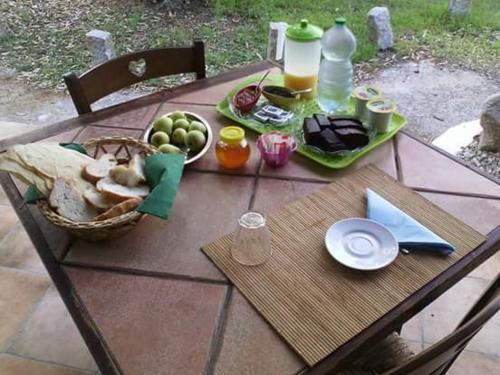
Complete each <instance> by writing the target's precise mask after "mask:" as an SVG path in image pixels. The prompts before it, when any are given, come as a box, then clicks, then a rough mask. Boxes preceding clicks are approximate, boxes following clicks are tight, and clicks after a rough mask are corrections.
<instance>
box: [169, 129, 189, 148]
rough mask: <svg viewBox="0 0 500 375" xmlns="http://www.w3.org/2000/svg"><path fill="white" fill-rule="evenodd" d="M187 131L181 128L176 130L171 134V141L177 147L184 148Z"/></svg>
mask: <svg viewBox="0 0 500 375" xmlns="http://www.w3.org/2000/svg"><path fill="white" fill-rule="evenodd" d="M186 135H187V131H186V129H183V128H177V129H175V130H174V132H173V133H172V140H173V141H174V143H175V144H176V145H178V146H184V145H185V144H186Z"/></svg>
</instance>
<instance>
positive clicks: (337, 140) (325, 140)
mask: <svg viewBox="0 0 500 375" xmlns="http://www.w3.org/2000/svg"><path fill="white" fill-rule="evenodd" d="M303 129H304V139H305V141H306V144H308V145H311V146H315V147H318V148H320V149H321V150H323V151H326V152H339V151H348V150H354V149H357V148H360V147H363V146H366V145H367V144H368V142H369V141H370V139H369V137H368V134H367V131H366V129H365V128H364V127H363V125H362V123H361V121H359V120H358V119H357V118H355V117H351V116H327V115H324V114H321V113H316V114H314V115H313V117H308V118H306V119H304V125H303Z"/></svg>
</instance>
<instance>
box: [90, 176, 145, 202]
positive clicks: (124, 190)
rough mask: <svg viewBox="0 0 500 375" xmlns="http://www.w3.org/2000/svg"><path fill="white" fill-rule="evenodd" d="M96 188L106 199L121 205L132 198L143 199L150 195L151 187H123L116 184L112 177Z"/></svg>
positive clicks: (101, 182) (99, 182) (100, 181)
mask: <svg viewBox="0 0 500 375" xmlns="http://www.w3.org/2000/svg"><path fill="white" fill-rule="evenodd" d="M96 186H97V190H99V191H100V192H101V194H102V196H103V197H104V198H105V199H108V200H110V201H112V202H115V203H120V202H123V201H125V200H127V199H130V198H137V197H141V198H143V197H145V196H147V195H148V194H149V187H148V186H146V185H139V186H134V187H130V186H123V185H120V184H118V183H116V182H115V181H114V180H113V179H112V178H111V177H106V178H103V179H102V180H99V181H98V182H97V185H96Z"/></svg>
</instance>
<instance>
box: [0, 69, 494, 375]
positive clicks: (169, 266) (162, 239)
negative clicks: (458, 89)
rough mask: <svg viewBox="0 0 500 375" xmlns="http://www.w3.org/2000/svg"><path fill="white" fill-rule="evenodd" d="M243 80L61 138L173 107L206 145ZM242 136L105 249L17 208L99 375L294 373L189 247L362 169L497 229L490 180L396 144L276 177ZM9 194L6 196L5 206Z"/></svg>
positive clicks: (282, 351) (193, 168)
mask: <svg viewBox="0 0 500 375" xmlns="http://www.w3.org/2000/svg"><path fill="white" fill-rule="evenodd" d="M267 69H269V66H268V65H263V66H262V67H261V68H260V70H261V71H265V70H267ZM256 71H259V70H258V69H257V68H256V67H253V68H252V69H251V73H252V72H256ZM248 72H250V70H249V71H247V72H246V73H245V71H243V72H241V73H239V74H236V73H231V74H228V75H225V76H222V77H219V78H215V79H214V80H213V81H210V80H207V81H204V82H199V83H194V84H191V85H187V86H186V87H183V88H180V90H179V91H178V92H177V91H175V90H174V92H173V93H174V94H175V95H174V94H170V93H169V92H167V93H166V94H165V93H164V94H161V95H159V96H154V95H153V96H151V100H149V99H147V98H146V99H140V100H139V101H134V102H133V103H132V104H123V105H121V106H118V107H116V108H113V109H110V110H104V111H103V112H100V113H97V114H96V115H95V118H96V119H95V120H94V117H93V115H92V116H89V117H88V118H86V119H85V118H83V119H75V125H77V126H81V127H82V128H77V129H73V128H70V126H69V125H68V127H66V128H65V129H66V130H65V131H64V132H62V134H63V136H62V138H64V140H69V141H71V140H75V141H83V140H85V139H88V138H91V137H94V136H100V135H105V134H106V135H128V136H132V137H141V135H142V134H143V132H144V130H145V128H146V127H147V126H148V125H149V124H150V123H151V121H152V120H153V119H154V118H155V117H156V116H159V115H161V114H163V113H165V112H169V111H172V110H177V109H179V110H186V111H192V112H195V113H197V114H199V115H201V116H202V117H204V118H205V119H206V120H207V121H208V122H209V123H210V125H211V126H212V128H213V131H214V133H215V134H214V135H215V138H217V135H218V131H219V130H220V129H221V127H223V126H226V125H229V124H231V121H229V120H227V119H225V118H223V117H221V116H220V115H219V114H218V113H217V111H216V109H215V105H216V104H217V102H218V101H219V100H220V99H221V98H223V97H224V95H225V94H226V93H227V91H228V90H229V89H231V88H232V87H233V86H234V85H235V84H236V83H237V82H238V81H240V80H241V79H242V78H244V77H245V75H248ZM210 82H213V83H210ZM120 107H121V108H123V110H119V109H120ZM62 128H64V126H63V125H62ZM247 136H248V139H249V140H250V141H251V142H250V143H251V144H252V147H253V148H252V157H251V159H250V161H249V163H248V164H247V166H246V167H245V168H244V169H242V170H239V171H236V172H231V171H227V170H224V169H222V168H220V167H219V165H218V163H217V161H216V159H215V155H214V152H213V148H212V149H211V150H210V152H209V153H208V154H207V155H206V156H205V157H204V158H202V159H201V160H200V161H198V162H197V163H194V164H193V165H190V166H189V167H187V168H186V170H185V172H184V176H183V178H182V181H181V184H180V187H179V191H178V194H177V197H176V200H175V202H174V206H173V210H172V213H171V216H170V218H169V219H168V220H166V221H162V220H159V219H156V218H152V217H146V218H145V219H144V220H142V221H141V222H140V223H139V224H138V225H137V227H136V228H134V230H132V231H130V232H128V233H127V234H125V235H123V236H121V237H119V238H116V239H112V240H107V241H103V242H99V243H91V242H86V241H83V240H76V239H71V238H70V237H69V236H68V235H67V234H65V233H63V232H61V231H60V230H59V229H57V228H55V227H54V226H53V225H51V224H48V223H47V222H46V221H45V220H44V219H43V218H42V217H41V216H40V215H39V213H37V212H36V209H34V208H29V209H26V208H19V209H18V214H19V215H20V216H21V217H28V219H26V220H25V222H28V221H29V218H30V217H31V218H32V221H33V223H34V224H32V225H34V228H35V229H36V230H35V233H30V231H29V230H28V233H30V236H31V238H32V240H33V242H35V244H36V245H37V249H38V251H39V253H43V251H44V248H48V249H50V254H52V255H51V256H53V257H54V259H52V260H51V258H50V257H48V256H46V257H45V258H44V257H43V256H42V260H44V262H45V264H46V266H47V265H48V268H49V274H52V276H53V278H54V279H55V281H56V285H58V283H60V286H61V288H60V290H59V291H60V293H61V294H62V296H63V299H64V300H65V301H66V302H67V306H68V309H69V310H70V312H71V314H72V316H73V318H74V319H75V322H76V323H77V325H78V326H79V328H80V331H81V332H82V335H83V336H84V338H85V340H86V342H87V345H88V346H89V348H90V350H91V352H92V354H93V355H94V357H95V358H96V361H97V363H98V364H99V365H100V366H101V367H102V368H101V370H102V371H108V372H110V373H120V372H121V373H123V374H141V375H147V374H160V373H168V374H200V373H204V372H205V373H214V374H261V375H265V374H273V375H274V374H296V373H298V372H299V371H301V370H302V369H304V368H306V366H305V364H304V362H303V361H302V360H301V359H300V358H299V357H298V356H297V355H296V354H295V353H294V352H293V351H292V350H291V349H290V348H289V347H288V346H287V345H286V344H285V343H284V341H282V340H281V339H280V337H279V336H278V335H277V334H276V333H275V332H274V330H273V329H272V328H271V327H270V326H269V325H268V324H267V323H266V322H265V321H264V320H263V318H261V316H260V315H259V314H258V313H257V312H256V311H255V310H254V309H253V308H252V307H251V305H250V304H249V303H248V302H247V301H246V300H245V299H244V298H243V297H242V295H241V294H240V293H239V292H238V291H237V290H235V289H234V288H233V286H232V285H230V283H229V282H228V280H227V279H226V278H225V277H224V275H222V274H221V272H220V271H219V270H218V269H217V268H216V267H215V266H214V265H213V264H212V263H211V262H210V260H209V259H208V258H207V257H206V256H205V255H204V254H203V253H202V252H201V251H200V247H201V246H202V245H203V244H205V243H208V242H210V241H212V240H214V239H217V238H218V237H220V236H221V235H223V234H225V233H227V232H229V231H231V230H233V229H234V228H235V225H236V219H237V218H238V216H239V215H240V214H241V213H242V212H244V211H246V210H248V209H252V208H253V209H257V210H260V211H262V212H265V213H267V212H270V211H272V210H273V209H277V208H279V207H280V206H282V205H283V204H286V203H287V202H290V201H293V200H295V199H297V198H299V197H300V196H302V195H304V194H308V193H310V192H313V191H314V190H316V189H317V188H319V187H321V186H322V185H323V184H325V183H327V182H328V181H332V180H334V179H336V178H339V177H341V176H343V175H346V174H348V173H350V172H352V171H353V170H355V169H358V168H360V167H362V166H364V165H367V164H370V163H371V164H374V165H375V166H377V167H378V168H380V169H381V170H383V171H385V172H386V173H388V174H389V175H391V176H393V177H394V178H396V179H399V181H400V182H402V183H403V184H405V185H407V186H409V187H411V188H413V189H415V190H416V191H418V192H420V193H421V194H423V195H424V196H425V197H426V198H428V199H429V200H430V201H432V202H433V203H435V204H436V205H438V206H440V207H442V208H443V209H444V210H446V211H449V212H450V213H452V214H453V215H455V216H457V217H458V218H460V219H461V220H463V221H464V222H465V223H468V224H470V225H471V226H473V227H475V228H476V229H477V230H479V231H481V232H483V233H488V232H490V231H491V230H493V229H495V228H496V227H497V226H498V224H499V217H500V185H498V183H497V182H495V181H493V180H492V179H488V178H487V177H485V176H482V175H480V174H478V173H476V172H475V171H473V170H471V169H469V168H468V167H465V166H463V165H461V164H459V163H457V162H456V161H455V160H453V159H452V158H450V157H448V156H446V155H444V154H443V153H441V152H439V151H437V150H435V149H433V148H430V147H429V146H427V145H425V144H423V143H421V142H420V141H418V140H415V139H414V138H413V137H411V136H408V135H406V134H400V135H398V136H397V137H396V138H395V139H393V140H390V141H388V142H386V143H385V144H383V145H382V146H381V147H379V148H378V149H376V150H374V151H373V152H371V153H369V154H368V155H367V156H365V157H363V158H361V159H360V160H358V161H357V162H356V163H355V164H354V165H352V166H351V167H349V168H347V169H345V170H342V171H332V170H328V169H325V168H323V167H320V166H318V165H316V164H314V163H312V162H311V161H309V160H307V159H304V158H302V157H300V156H299V155H294V156H293V157H292V160H291V161H290V163H289V164H288V165H287V166H285V167H284V168H281V169H271V168H269V167H267V166H266V165H264V164H263V163H262V162H261V161H260V158H259V156H258V152H257V150H256V148H255V144H254V141H255V139H256V136H255V134H253V133H252V132H250V131H248V132H247ZM51 138H53V139H55V140H59V139H62V138H61V137H60V136H57V135H56V136H54V135H51ZM1 146H2V144H0V148H1ZM431 171H432V173H430V172H431ZM2 184H5V181H3V182H2ZM13 189H15V185H14V188H13ZM15 195H16V193H15V192H13V190H12V189H11V190H10V195H9V197H10V198H11V200H12V197H13V196H15ZM23 215H24V216H23ZM0 229H1V228H0ZM486 272H490V273H493V272H494V271H492V270H486ZM462 277H463V276H462ZM36 282H39V281H36ZM75 301H77V302H75ZM103 369H104V370H103Z"/></svg>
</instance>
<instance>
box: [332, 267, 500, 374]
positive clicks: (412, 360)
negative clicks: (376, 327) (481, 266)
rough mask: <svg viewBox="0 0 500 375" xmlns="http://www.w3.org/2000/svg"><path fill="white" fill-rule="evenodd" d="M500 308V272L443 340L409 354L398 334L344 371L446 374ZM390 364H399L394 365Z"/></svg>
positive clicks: (391, 336)
mask: <svg viewBox="0 0 500 375" xmlns="http://www.w3.org/2000/svg"><path fill="white" fill-rule="evenodd" d="M499 310H500V274H499V275H498V276H497V277H496V279H495V280H494V281H493V283H492V284H491V285H490V286H489V287H488V289H487V290H486V292H485V293H484V294H483V295H482V296H481V297H480V298H479V300H478V301H477V302H476V303H475V304H474V306H473V307H472V309H471V310H470V311H469V312H468V313H467V315H466V316H465V317H464V318H463V319H462V321H461V322H460V324H459V325H458V327H457V328H456V329H455V331H453V332H452V333H451V334H449V335H448V336H446V337H445V338H443V339H442V340H441V341H439V342H437V343H435V344H434V345H432V346H430V347H429V348H427V349H426V350H424V351H422V352H421V353H419V354H417V355H414V356H410V355H409V354H408V353H409V350H407V349H405V348H404V344H403V342H402V340H400V339H398V338H397V337H399V336H397V335H396V334H392V335H390V336H389V337H388V338H387V339H385V340H383V341H382V342H380V343H379V344H378V345H377V346H376V347H374V348H373V349H372V350H370V352H369V353H366V354H365V353H363V354H361V355H360V356H359V359H357V360H356V361H355V362H354V363H352V364H351V365H350V366H349V369H346V370H343V371H341V372H338V374H342V375H362V374H363V375H368V374H384V375H444V374H446V373H447V371H448V370H449V369H450V367H451V366H452V365H453V363H454V361H455V360H456V359H457V357H458V356H459V355H460V353H461V352H462V351H463V350H464V348H465V346H466V345H467V344H468V343H469V341H470V340H471V339H472V338H473V337H474V336H475V335H476V334H477V333H478V332H479V331H480V330H481V328H482V327H483V326H484V325H485V324H486V323H487V322H488V321H489V320H490V319H491V318H492V317H493V316H494V315H495V314H496V313H497V312H498V311H499ZM388 364H392V365H394V364H397V365H395V367H393V368H392V367H390V366H387V365H388Z"/></svg>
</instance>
